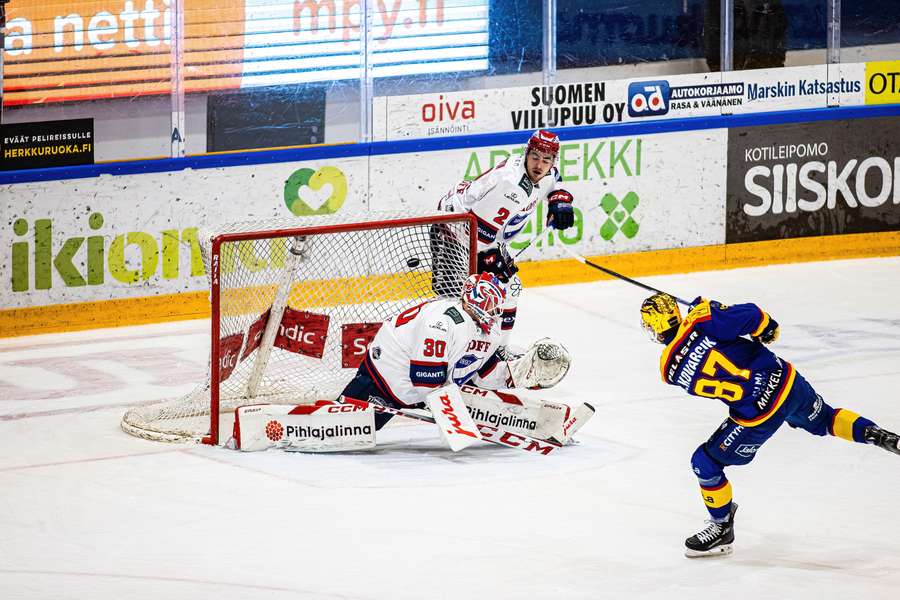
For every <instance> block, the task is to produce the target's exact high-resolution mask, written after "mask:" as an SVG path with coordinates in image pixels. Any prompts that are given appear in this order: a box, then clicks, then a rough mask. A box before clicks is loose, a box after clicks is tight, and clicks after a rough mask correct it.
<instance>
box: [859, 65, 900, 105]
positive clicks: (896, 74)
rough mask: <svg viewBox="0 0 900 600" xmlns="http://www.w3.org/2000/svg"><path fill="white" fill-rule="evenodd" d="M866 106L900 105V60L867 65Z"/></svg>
mask: <svg viewBox="0 0 900 600" xmlns="http://www.w3.org/2000/svg"><path fill="white" fill-rule="evenodd" d="M866 104H900V60H889V61H884V62H870V63H866Z"/></svg>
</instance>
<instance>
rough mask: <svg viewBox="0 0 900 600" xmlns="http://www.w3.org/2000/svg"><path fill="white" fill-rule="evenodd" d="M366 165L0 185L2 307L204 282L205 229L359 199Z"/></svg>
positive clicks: (191, 287)
mask: <svg viewBox="0 0 900 600" xmlns="http://www.w3.org/2000/svg"><path fill="white" fill-rule="evenodd" d="M365 164H366V163H365V159H364V158H354V159H334V160H329V161H323V162H321V163H314V162H310V163H274V164H267V165H255V166H247V167H243V166H242V167H230V168H218V169H203V170H196V171H194V170H185V171H177V172H170V173H153V174H146V175H126V176H121V177H115V178H110V177H105V176H101V177H97V178H93V179H76V180H72V181H50V182H39V183H26V184H18V185H7V186H3V187H2V188H0V195H2V197H3V198H4V202H3V204H4V207H3V210H4V214H6V215H8V216H9V218H8V219H4V221H5V222H4V226H3V227H2V228H0V246H2V247H3V248H4V254H5V255H6V257H7V259H6V260H4V261H2V262H0V281H2V282H3V287H2V291H0V307H2V308H20V307H28V306H43V305H50V304H66V303H72V302H86V301H93V300H108V299H113V298H130V297H140V296H154V295H159V294H173V293H179V292H192V291H201V290H206V289H208V287H209V286H208V283H207V279H206V273H205V269H204V265H203V261H202V258H201V254H200V239H201V236H202V235H204V233H205V232H209V231H214V230H219V229H220V228H221V226H222V225H223V224H225V223H229V222H237V221H255V220H263V219H269V220H273V219H278V220H279V222H288V223H289V222H290V221H291V220H297V219H299V218H300V217H304V216H309V215H325V214H333V213H335V212H338V211H361V210H365V209H366V193H365V190H366V187H367V180H366V177H367V169H366V166H365ZM48 207H56V208H55V209H50V208H48ZM239 256H240V258H239V261H242V262H244V263H247V264H240V265H238V266H237V267H236V268H248V269H261V268H274V267H276V266H277V265H271V266H270V265H268V264H265V259H263V258H261V257H258V258H257V259H255V260H253V261H252V262H251V261H250V260H249V259H246V256H245V255H244V254H243V253H241V254H239ZM273 260H274V259H273Z"/></svg>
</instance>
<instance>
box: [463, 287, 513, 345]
mask: <svg viewBox="0 0 900 600" xmlns="http://www.w3.org/2000/svg"><path fill="white" fill-rule="evenodd" d="M505 301H506V292H505V291H504V290H503V286H502V285H500V280H499V279H497V277H496V275H492V274H491V273H481V274H473V275H469V277H468V279H466V282H465V283H464V284H463V291H462V304H463V308H464V309H465V310H466V312H468V313H469V315H471V317H472V318H473V319H475V322H476V323H477V324H478V326H479V327H480V328H481V330H482V331H484V332H485V333H487V332H489V331H490V330H491V327H493V326H494V320H495V319H496V318H497V317H499V316H500V314H501V312H503V303H504V302H505Z"/></svg>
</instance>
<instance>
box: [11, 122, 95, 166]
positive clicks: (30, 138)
mask: <svg viewBox="0 0 900 600" xmlns="http://www.w3.org/2000/svg"><path fill="white" fill-rule="evenodd" d="M0 141H2V143H0V156H2V157H3V160H0V171H10V170H13V169H42V168H46V167H66V166H69V165H90V164H93V163H94V120H93V119H70V120H66V121H42V122H37V123H13V124H2V125H0Z"/></svg>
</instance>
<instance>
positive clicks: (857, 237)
mask: <svg viewBox="0 0 900 600" xmlns="http://www.w3.org/2000/svg"><path fill="white" fill-rule="evenodd" d="M897 255H900V231H890V232H883V233H859V234H851V235H840V236H827V237H812V238H798V239H791V240H774V241H768V242H748V243H744V244H729V245H718V246H699V247H694V248H675V249H671V250H655V251H650V252H634V253H628V254H613V255H608V256H596V257H590V260H592V261H593V262H596V263H598V264H601V265H603V266H604V267H607V268H609V269H612V270H614V271H618V272H620V273H622V274H623V275H628V276H631V277H645V276H648V275H667V274H672V273H687V272H694V271H717V270H722V269H737V268H741V267H755V266H764V265H769V264H779V263H794V262H807V261H820V260H834V259H845V258H869V257H877V256H897ZM519 266H520V267H521V270H520V272H519V275H520V276H521V278H522V281H523V283H524V284H525V285H526V286H527V287H536V286H542V285H557V284H561V283H580V282H586V281H597V280H603V279H611V278H612V277H611V276H609V275H607V274H605V273H603V272H601V271H598V270H597V269H592V268H590V267H587V266H585V265H582V264H581V263H579V262H577V261H575V260H572V259H561V260H548V261H540V262H528V263H521V264H520V265H519ZM207 295H208V294H207V292H189V293H184V294H170V295H163V296H147V297H139V298H127V299H118V300H102V301H96V302H80V303H77V304H54V305H50V306H35V307H26V308H15V309H4V310H0V337H12V336H20V335H32V334H36V333H54V332H58V331H76V330H83V329H94V328H99V327H122V326H126V325H142V324H146V323H158V322H163V321H178V320H184V319H201V318H204V317H208V316H209V302H208V301H207Z"/></svg>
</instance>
